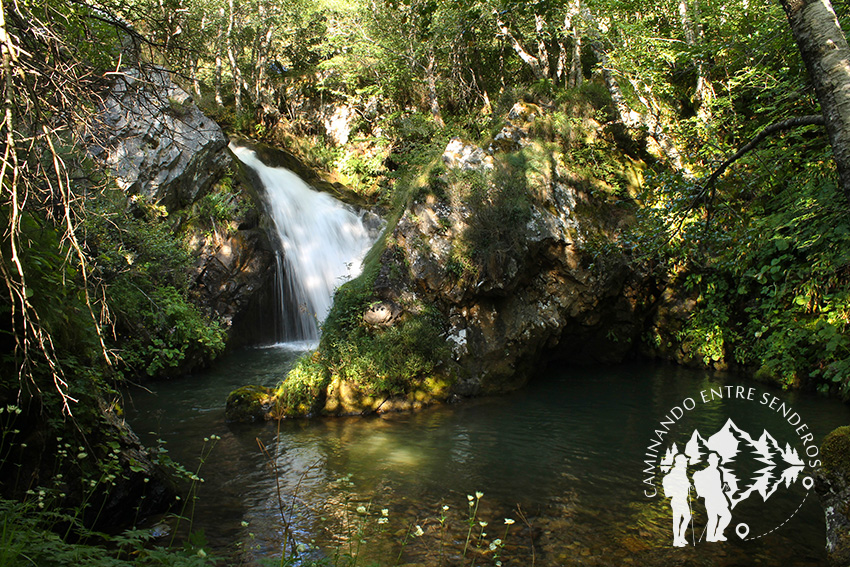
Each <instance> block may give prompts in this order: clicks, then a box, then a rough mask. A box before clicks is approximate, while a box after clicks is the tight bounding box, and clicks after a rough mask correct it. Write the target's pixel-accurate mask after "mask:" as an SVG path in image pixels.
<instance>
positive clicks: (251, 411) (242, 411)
mask: <svg viewBox="0 0 850 567" xmlns="http://www.w3.org/2000/svg"><path fill="white" fill-rule="evenodd" d="M275 406H276V400H275V396H274V390H273V389H272V388H266V387H263V386H255V385H250V386H242V387H241V388H237V389H236V390H233V391H232V392H230V395H229V396H227V405H226V407H225V410H224V416H225V419H227V421H231V422H237V423H249V422H253V421H264V420H267V419H270V418H271V412H272V409H273V408H274V407H275Z"/></svg>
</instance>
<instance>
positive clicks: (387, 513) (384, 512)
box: [381, 508, 390, 518]
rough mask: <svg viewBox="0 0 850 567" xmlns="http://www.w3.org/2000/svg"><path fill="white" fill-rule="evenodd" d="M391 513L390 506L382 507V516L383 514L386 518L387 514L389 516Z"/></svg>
mask: <svg viewBox="0 0 850 567" xmlns="http://www.w3.org/2000/svg"><path fill="white" fill-rule="evenodd" d="M389 515H390V510H389V508H382V509H381V516H383V517H385V518H386V517H387V516H389Z"/></svg>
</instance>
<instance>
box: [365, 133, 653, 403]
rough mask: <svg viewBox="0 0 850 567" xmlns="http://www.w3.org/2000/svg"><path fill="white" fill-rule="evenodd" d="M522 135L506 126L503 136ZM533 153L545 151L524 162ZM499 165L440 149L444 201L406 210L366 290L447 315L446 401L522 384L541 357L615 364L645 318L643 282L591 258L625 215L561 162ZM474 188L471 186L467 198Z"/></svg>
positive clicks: (465, 149) (474, 154)
mask: <svg viewBox="0 0 850 567" xmlns="http://www.w3.org/2000/svg"><path fill="white" fill-rule="evenodd" d="M522 131H523V130H522V129H521V128H519V127H512V128H511V132H512V134H511V135H512V136H519V134H517V132H522ZM516 143H517V147H520V146H522V145H525V146H528V145H530V144H531V142H530V141H528V140H527V139H522V138H521V139H518V140H516ZM538 152H539V153H538ZM536 153H537V155H542V154H543V153H544V152H543V150H541V149H539V148H538V149H534V148H531V149H530V150H529V151H527V152H524V153H521V154H520V155H526V156H528V158H529V159H534V157H536V156H535V154H536ZM494 158H495V161H496V164H495V165H494ZM499 159H500V158H499V154H498V153H497V154H495V155H487V154H486V153H485V152H484V151H483V150H481V148H477V147H474V146H471V145H469V144H463V143H462V142H461V141H459V140H453V141H452V142H451V143H450V144H449V145H448V147H447V149H446V153H445V154H444V158H443V161H444V164H446V171H445V173H444V174H443V178H444V180H445V182H447V184H448V185H449V186H451V187H452V188H451V189H449V190H447V191H446V193H447V195H448V196H447V197H442V198H441V197H438V196H436V195H434V194H433V193H430V194H428V195H427V196H426V197H425V198H423V199H417V200H415V201H414V202H413V203H412V204H411V205H410V206H409V207H408V208H407V210H406V211H405V212H404V214H403V216H402V217H401V219H400V220H399V222H398V224H397V225H396V227H395V229H394V231H393V233H392V235H391V237H390V238H389V239H388V242H389V244H388V246H387V249H386V251H385V252H384V254H383V257H382V263H381V268H380V272H379V275H378V277H377V278H376V281H375V285H374V292H375V296H376V299H378V300H380V301H382V302H384V303H385V304H389V303H392V304H401V305H404V304H408V305H410V304H412V303H413V301H412V300H413V299H414V298H415V299H418V300H421V301H422V302H423V303H425V304H428V305H433V306H436V307H437V309H438V310H439V311H440V312H441V313H442V314H443V316H444V317H445V319H446V321H447V322H448V328H447V331H446V335H445V336H446V340H447V341H448V342H449V344H450V345H451V347H452V348H451V350H452V356H453V359H454V360H453V364H454V365H456V366H457V371H456V376H457V380H456V382H455V384H454V386H453V388H452V391H453V392H454V393H456V394H460V395H478V394H482V393H493V392H503V391H507V390H511V389H514V388H517V387H519V386H521V385H522V384H523V383H524V382H525V381H526V380H527V379H528V376H529V374H530V372H531V371H532V370H533V369H534V367H535V365H537V364H538V363H539V362H540V359H541V355H542V354H543V353H544V352H546V353H548V354H549V355H553V354H554V355H562V356H564V357H567V358H569V359H570V360H572V361H586V362H590V361H602V362H612V361H617V360H619V359H622V357H623V356H625V355H626V353H627V352H629V351H630V350H631V348H632V345H634V344H635V343H636V342H637V341H636V339H637V336H638V334H639V333H640V331H641V329H642V327H643V321H644V318H645V316H646V313H647V308H648V306H647V304H646V302H645V298H644V297H643V294H642V293H639V292H638V288H639V287H640V286H643V282H642V281H640V278H638V277H636V275H635V274H634V273H633V272H632V271H631V269H630V268H629V267H628V265H627V263H626V262H625V260H623V259H621V258H618V257H617V255H616V254H609V253H607V252H606V251H604V250H601V249H599V248H598V246H599V244H598V243H601V242H603V241H606V240H608V239H609V238H611V237H612V236H613V235H615V234H616V232H617V230H618V228H619V224H620V223H621V222H623V217H624V214H623V212H622V211H621V210H618V208H617V206H616V205H615V204H613V203H612V202H608V201H606V200H605V199H604V198H602V199H600V198H599V197H597V196H594V195H593V194H592V191H589V190H588V189H587V188H584V187H582V180H580V179H578V178H576V177H575V176H574V175H573V174H572V173H571V172H570V171H569V170H568V169H567V168H566V167H565V166H564V165H563V163H564V161H565V160H564V159H563V156H552V159H551V160H550V161H548V163H545V162H544V163H542V164H532V165H530V166H528V167H526V168H525V169H521V170H519V171H517V170H513V171H507V169H508V168H509V167H510V166H508V165H507V164H505V163H504V162H502V163H498V161H499ZM500 169H501V171H502V175H500V173H499V170H500ZM490 172H493V173H490ZM470 178H471V180H472V181H471V183H472V185H473V187H472V188H471V189H470V188H466V189H464V183H466V181H465V180H468V179H470ZM435 181H436V182H437V183H440V179H437V180H435ZM465 191H466V192H468V193H469V194H465V195H460V194H458V193H459V192H460V193H463V192H465ZM476 193H477V194H476ZM399 274H401V276H399Z"/></svg>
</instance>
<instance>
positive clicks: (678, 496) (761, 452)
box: [657, 419, 813, 547]
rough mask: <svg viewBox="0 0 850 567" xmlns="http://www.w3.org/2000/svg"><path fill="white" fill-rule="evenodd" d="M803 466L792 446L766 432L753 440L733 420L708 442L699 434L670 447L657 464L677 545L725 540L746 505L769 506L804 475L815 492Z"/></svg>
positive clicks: (739, 529) (746, 530)
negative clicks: (700, 517)
mask: <svg viewBox="0 0 850 567" xmlns="http://www.w3.org/2000/svg"><path fill="white" fill-rule="evenodd" d="M805 467H806V463H805V461H804V460H803V458H802V457H801V456H800V454H799V453H798V452H797V450H796V449H794V448H792V447H791V445H790V444H789V443H786V444H785V445H784V446H782V445H781V444H780V443H779V442H777V440H776V439H775V438H774V437H773V436H772V435H771V434H770V433H769V432H768V431H767V430H763V431H762V432H761V434H760V435H758V436H755V435H751V434H750V433H748V432H747V431H744V430H743V429H741V428H739V427H738V426H737V425H735V422H734V421H732V419H729V420H727V421H726V423H725V424H724V425H723V426H722V427H721V428H720V429H719V430H717V431H716V432H713V433H711V434H710V436H708V437H706V436H704V434H703V432H701V431H699V430H698V429H695V430H694V431H693V433H692V434H691V435H690V438H689V439H688V440H687V442H685V443H684V444H681V445H680V444H677V443H672V444H671V445H669V446H667V448H666V450H665V451H664V452H663V456H662V457H661V458H660V460H659V461H658V467H657V470H658V472H659V473H660V476H661V489H662V493H663V496H664V497H665V498H667V499H669V501H670V509H671V511H672V513H673V545H674V546H676V547H684V546H686V545H690V544H694V545H696V543H698V542H700V541H703V540H704V541H706V542H722V541H726V539H727V536H728V533H727V528H728V527H729V525H730V524H731V522H732V519H733V516H734V513H735V509H736V507H738V506H739V505H740V504H741V503H742V502H744V501H747V500H749V499H757V500H760V501H761V502H767V501H768V500H769V499H770V498H771V497H772V496H773V495H774V494H776V493H777V491H779V490H782V489H788V488H790V487H791V486H792V485H794V484H795V483H797V482H798V480H799V479H800V478H801V476H803V477H804V478H803V480H802V481H801V484H802V485H803V487H804V488H805V489H806V490H807V491H808V490H809V489H811V487H812V484H813V481H812V479H811V478H810V477H808V476H805V475H804V474H802V473H803V471H804V469H805ZM697 507H699V508H700V509H704V511H705V516H706V517H707V522H706V525H705V528H704V529H702V530H701V532H702V533H698V532H699V531H700V530H697V529H695V526H694V513H695V508H697ZM798 509H799V508H798ZM735 533H736V534H737V535H738V537H739V538H741V539H748V536H749V535H750V527H749V525H748V524H747V523H745V522H739V523H737V525H736V526H735ZM762 535H764V534H762ZM758 537H760V536H758Z"/></svg>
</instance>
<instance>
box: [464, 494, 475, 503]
mask: <svg viewBox="0 0 850 567" xmlns="http://www.w3.org/2000/svg"><path fill="white" fill-rule="evenodd" d="M466 499H467V500H469V501H470V502H472V500H473V499H474V497H473V496H472V495H471V494H467V495H466Z"/></svg>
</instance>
